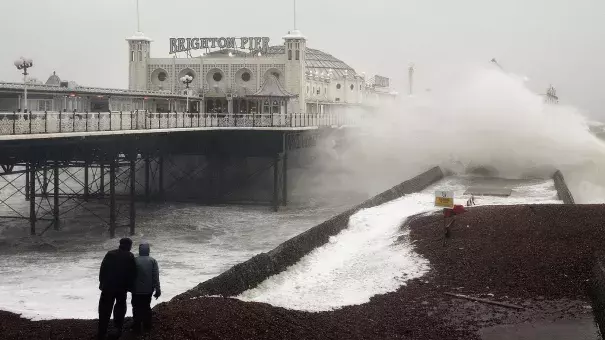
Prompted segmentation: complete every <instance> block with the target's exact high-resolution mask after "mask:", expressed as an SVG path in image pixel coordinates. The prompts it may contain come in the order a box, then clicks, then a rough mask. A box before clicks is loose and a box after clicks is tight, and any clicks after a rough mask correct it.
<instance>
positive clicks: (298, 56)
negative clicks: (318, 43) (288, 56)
mask: <svg viewBox="0 0 605 340" xmlns="http://www.w3.org/2000/svg"><path fill="white" fill-rule="evenodd" d="M296 60H300V51H299V50H296Z"/></svg>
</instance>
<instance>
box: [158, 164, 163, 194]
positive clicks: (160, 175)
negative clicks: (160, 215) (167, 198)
mask: <svg viewBox="0 0 605 340" xmlns="http://www.w3.org/2000/svg"><path fill="white" fill-rule="evenodd" d="M158 192H159V196H160V200H161V201H163V200H164V156H160V157H159V158H158Z"/></svg>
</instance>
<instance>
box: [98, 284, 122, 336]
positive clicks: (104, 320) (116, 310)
mask: <svg viewBox="0 0 605 340" xmlns="http://www.w3.org/2000/svg"><path fill="white" fill-rule="evenodd" d="M114 303H115V304H114ZM112 309H113V324H114V326H115V327H116V328H117V329H118V330H119V331H122V327H123V326H124V317H125V316H126V292H107V291H103V292H101V298H100V299H99V333H98V335H99V338H103V337H104V336H105V334H107V327H108V326H109V318H110V317H111V311H112Z"/></svg>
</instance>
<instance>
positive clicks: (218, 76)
mask: <svg viewBox="0 0 605 340" xmlns="http://www.w3.org/2000/svg"><path fill="white" fill-rule="evenodd" d="M212 79H214V81H216V82H218V81H221V80H222V79H223V75H222V74H221V73H220V72H215V73H214V74H213V75H212Z"/></svg>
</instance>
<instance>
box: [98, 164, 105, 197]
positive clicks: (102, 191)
mask: <svg viewBox="0 0 605 340" xmlns="http://www.w3.org/2000/svg"><path fill="white" fill-rule="evenodd" d="M99 171H100V172H101V177H100V178H99V197H104V196H105V164H103V163H101V167H100V169H99Z"/></svg>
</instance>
